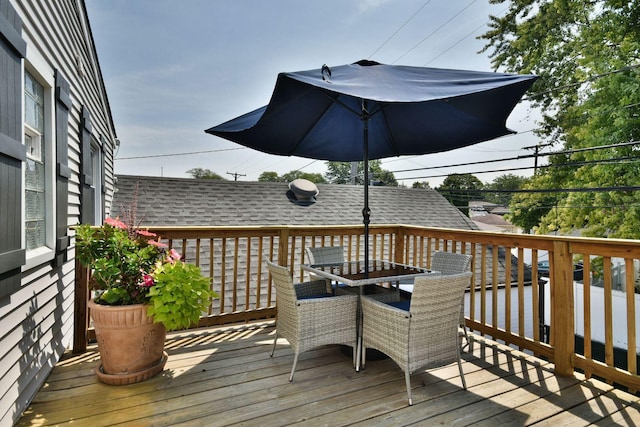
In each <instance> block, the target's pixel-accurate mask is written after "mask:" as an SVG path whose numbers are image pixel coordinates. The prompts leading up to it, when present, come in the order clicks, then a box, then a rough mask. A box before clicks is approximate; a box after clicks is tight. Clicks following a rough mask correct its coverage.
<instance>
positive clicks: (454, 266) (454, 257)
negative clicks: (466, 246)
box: [431, 251, 471, 344]
mask: <svg viewBox="0 0 640 427" xmlns="http://www.w3.org/2000/svg"><path fill="white" fill-rule="evenodd" d="M470 266H471V255H467V254H456V253H453V252H440V251H438V252H434V253H433V255H432V256H431V269H432V270H434V271H438V272H440V273H441V274H443V275H449V274H460V273H464V272H467V271H469V267H470ZM460 327H461V328H462V331H463V332H464V337H465V339H466V340H467V344H469V335H468V334H467V325H466V324H465V321H464V306H463V307H462V308H461V309H460Z"/></svg>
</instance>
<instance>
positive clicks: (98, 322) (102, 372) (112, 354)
mask: <svg viewBox="0 0 640 427" xmlns="http://www.w3.org/2000/svg"><path fill="white" fill-rule="evenodd" d="M89 309H90V314H91V318H92V319H93V324H94V327H95V331H96V338H97V340H98V350H99V351H100V361H101V362H102V363H101V365H100V367H99V368H98V370H97V372H96V374H97V375H98V380H100V381H101V382H103V383H106V384H113V385H125V384H133V383H137V382H140V381H144V380H146V379H148V378H151V377H152V376H154V375H156V374H158V373H160V372H162V370H163V369H164V365H165V363H166V362H167V353H166V352H165V351H164V340H165V338H166V335H167V330H166V329H165V327H164V325H163V324H162V323H153V319H152V318H151V317H148V316H147V306H146V305H144V304H134V305H122V306H109V305H101V304H96V303H95V302H94V301H93V300H91V301H89Z"/></svg>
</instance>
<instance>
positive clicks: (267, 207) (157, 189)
mask: <svg viewBox="0 0 640 427" xmlns="http://www.w3.org/2000/svg"><path fill="white" fill-rule="evenodd" d="M136 185H137V186H138V195H137V199H138V200H137V216H138V219H139V220H142V225H147V226H188V225H191V226H225V225H340V224H343V225H359V224H362V206H363V199H364V189H363V187H362V186H354V185H330V184H318V189H319V190H320V192H319V194H318V196H317V201H316V202H315V203H313V204H310V205H306V206H305V205H303V204H297V203H294V202H292V201H291V200H290V197H288V196H287V191H288V189H289V187H288V184H287V183H280V182H244V181H219V180H210V179H190V178H160V177H146V176H129V175H120V176H118V181H117V183H116V189H117V191H116V193H115V197H114V202H113V208H112V216H114V217H115V216H119V215H120V216H121V212H120V211H121V208H122V207H123V206H125V207H126V206H131V203H132V201H133V199H134V194H135V191H136ZM369 207H370V209H371V223H372V224H411V225H422V226H428V227H446V228H458V229H466V230H476V229H477V226H476V225H475V224H474V223H473V222H472V221H471V220H469V218H467V217H466V216H464V215H463V214H461V213H460V211H459V210H458V209H456V208H455V207H454V206H452V205H451V204H450V203H449V202H448V201H447V200H446V199H445V198H444V197H442V195H440V193H438V192H437V191H435V190H430V189H413V188H401V187H370V188H369Z"/></svg>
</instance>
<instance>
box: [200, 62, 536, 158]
mask: <svg viewBox="0 0 640 427" xmlns="http://www.w3.org/2000/svg"><path fill="white" fill-rule="evenodd" d="M534 79H535V76H531V75H518V74H500V73H490V72H479V71H464V70H448V69H438V68H423V67H409V66H392V65H383V64H378V63H376V62H371V61H359V62H357V63H355V64H350V65H342V66H337V67H333V68H330V69H329V68H328V67H323V68H322V69H316V70H309V71H300V72H293V73H280V74H279V75H278V79H277V81H276V86H275V89H274V91H273V95H272V97H271V100H270V101H269V104H268V105H267V106H264V107H262V108H259V109H257V110H255V111H252V112H250V113H247V114H244V115H242V116H240V117H238V118H235V119H233V120H230V121H228V122H226V123H223V124H221V125H219V126H215V127H212V128H210V129H207V130H206V132H207V133H210V134H212V135H216V136H219V137H222V138H225V139H228V140H231V141H234V142H237V143H238V144H241V145H244V146H247V147H251V148H254V149H256V150H260V151H263V152H266V153H270V154H279V155H286V156H299V157H307V158H311V159H319V160H334V161H362V160H363V122H364V121H366V122H367V124H368V128H369V136H368V149H369V159H381V158H385V157H392V156H399V155H411V154H428V153H436V152H441V151H448V150H453V149H456V148H460V147H464V146H467V145H471V144H475V143H478V142H482V141H487V140H490V139H493V138H497V137H499V136H503V135H506V134H509V133H513V132H512V131H510V130H509V129H507V128H506V120H507V117H508V116H509V114H510V113H511V111H512V110H513V108H514V107H515V105H516V104H517V103H518V101H519V100H520V98H521V97H522V95H523V94H524V92H525V91H526V90H527V89H528V88H529V87H530V86H531V84H533V81H534ZM364 104H366V106H364Z"/></svg>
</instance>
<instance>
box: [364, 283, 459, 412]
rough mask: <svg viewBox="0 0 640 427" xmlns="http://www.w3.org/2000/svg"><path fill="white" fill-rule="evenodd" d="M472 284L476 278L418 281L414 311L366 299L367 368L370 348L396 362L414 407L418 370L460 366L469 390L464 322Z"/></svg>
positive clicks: (412, 308) (412, 299) (412, 302)
mask: <svg viewBox="0 0 640 427" xmlns="http://www.w3.org/2000/svg"><path fill="white" fill-rule="evenodd" d="M470 279H471V273H470V272H467V273H461V274H456V275H449V276H442V275H433V276H424V277H418V278H416V279H415V286H414V290H413V296H412V298H411V305H410V307H409V311H405V310H402V309H399V308H396V307H393V306H391V305H388V304H385V303H382V302H380V301H376V300H374V299H372V298H368V297H363V298H362V313H363V337H362V339H363V352H362V366H364V363H365V360H366V350H367V349H368V348H373V349H377V350H379V351H381V352H383V353H385V354H386V355H387V356H389V357H390V358H391V359H393V361H395V362H396V363H397V364H398V365H399V366H400V368H401V369H402V370H403V371H404V373H405V382H406V386H407V395H408V398H409V405H412V404H413V401H412V398H411V378H410V376H411V374H412V373H413V372H415V371H417V370H418V368H422V367H424V368H434V367H438V366H444V365H447V364H450V363H453V362H456V361H457V362H458V369H459V371H460V377H461V378H462V386H463V387H464V388H465V389H466V388H467V385H466V382H465V380H464V373H463V372H462V363H461V360H460V345H459V343H458V321H459V316H460V306H461V304H462V302H463V297H464V290H465V289H466V287H467V286H469V281H470Z"/></svg>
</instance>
